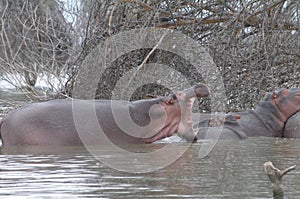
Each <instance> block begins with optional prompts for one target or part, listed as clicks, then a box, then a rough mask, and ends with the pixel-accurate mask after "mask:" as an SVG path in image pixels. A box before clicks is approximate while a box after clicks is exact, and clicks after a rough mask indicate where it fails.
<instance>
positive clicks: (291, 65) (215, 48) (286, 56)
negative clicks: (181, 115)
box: [0, 0, 300, 111]
mask: <svg viewBox="0 0 300 199" xmlns="http://www.w3.org/2000/svg"><path fill="white" fill-rule="evenodd" d="M3 2H5V1H3ZM6 2H7V1H6ZM18 2H31V1H18ZM33 2H34V1H33ZM45 2H48V1H45ZM49 2H50V1H49ZM49 2H48V3H49ZM51 2H54V1H51ZM66 2H67V3H68V4H64V5H63V4H57V5H61V6H57V7H56V8H60V9H61V10H60V12H61V13H64V16H68V17H67V18H68V21H70V22H69V23H68V24H66V22H65V21H64V22H63V23H61V22H62V21H63V19H62V18H63V17H62V15H58V14H55V16H53V15H47V17H49V18H47V19H48V20H50V23H47V24H52V25H53V26H51V25H47V26H45V25H43V24H44V23H45V22H44V21H43V20H38V18H36V17H34V16H36V14H37V13H35V15H33V14H32V13H31V14H30V12H29V13H28V16H31V17H30V20H29V21H28V20H27V21H24V20H21V22H22V23H21V24H23V26H22V27H29V26H30V27H34V30H36V31H38V32H39V33H40V34H41V35H42V36H40V37H36V36H35V35H37V34H36V32H34V33H31V34H25V32H24V30H22V31H16V32H17V33H18V34H20V35H14V36H15V37H19V38H20V40H21V41H26V42H27V43H28V44H30V45H26V47H25V49H24V50H23V49H22V48H21V49H22V50H21V51H22V53H21V54H20V59H19V60H20V61H19V62H20V64H19V65H21V67H20V68H21V69H22V70H23V71H24V69H25V72H26V71H29V72H31V71H32V70H33V71H35V70H36V68H38V69H39V70H40V68H42V69H43V70H46V69H49V66H54V67H53V68H51V67H50V68H51V70H54V71H55V70H57V68H61V67H62V68H64V69H65V70H64V72H65V73H66V75H67V82H66V85H65V88H62V90H61V92H64V93H65V94H67V95H70V96H71V95H72V89H73V83H74V81H75V80H76V74H77V72H78V69H79V68H80V66H81V64H82V62H83V60H84V59H85V57H86V55H87V54H88V53H89V52H90V51H91V50H92V49H93V48H95V47H96V46H97V45H98V44H99V43H100V42H103V41H105V39H106V38H108V37H110V36H112V35H114V34H117V33H120V32H122V31H125V30H131V29H135V28H142V27H158V28H159V27H163V28H169V29H174V30H176V31H179V32H182V33H183V34H185V35H187V36H189V37H191V38H193V39H194V40H196V41H198V43H199V45H201V46H204V47H205V48H206V49H208V51H209V52H210V55H211V56H212V57H213V59H214V62H215V63H216V64H217V67H218V69H219V72H220V73H221V75H222V76H223V81H224V85H225V88H226V94H227V110H228V111H241V110H244V109H248V108H253V107H254V106H255V105H256V104H257V102H258V101H259V100H260V98H261V93H263V92H265V91H271V90H273V89H275V88H278V87H299V85H298V80H297V79H298V77H299V67H300V39H299V38H300V37H299V36H300V35H299V29H300V22H299V21H300V20H299V17H300V15H299V14H300V13H299V12H300V3H299V1H297V0H275V1H274V0H266V1H257V0H239V1H237V0H235V1H220V0H212V1H208V0H191V1H181V0H179V1H157V0H118V1H117V0H113V1H106V0H91V1H80V0H68V1H66ZM24 5H25V3H24ZM49 6H50V4H49ZM2 7H3V6H1V8H2ZM50 7H51V6H50ZM27 10H28V9H27ZM27 10H26V9H24V11H23V12H24V13H26V12H27ZM2 12H3V11H2ZM54 13H56V12H54ZM17 17H19V18H20V19H23V18H22V17H21V16H17ZM27 18H28V17H27ZM58 18H59V19H58ZM8 20H11V19H8V18H7V17H6V18H5V15H3V14H2V15H1V25H2V27H4V26H3V24H4V23H3V22H6V21H8ZM37 20H38V22H39V23H38V24H39V26H35V25H34V24H37V23H36V22H37ZM18 21H20V20H18ZM46 21H47V20H46ZM57 21H60V23H57ZM11 23H12V22H10V23H9V24H11ZM14 23H16V22H14ZM14 23H12V24H14ZM18 23H19V22H18ZM28 24H31V25H28ZM25 25H26V26H25ZM69 25H71V26H69ZM45 27H47V28H45ZM49 27H50V29H49ZM51 27H52V28H51ZM54 27H55V28H54ZM57 27H58V28H57ZM11 29H12V30H13V28H11ZM54 29H55V31H58V32H60V33H61V34H62V36H58V37H55V38H52V36H53V35H56V34H52V33H53V30H54ZM0 30H1V33H0V34H1V39H2V44H1V45H3V43H4V44H5V45H7V43H5V42H6V41H9V38H8V37H7V38H6V36H5V34H4V32H5V31H4V30H8V29H7V28H5V29H3V28H2V29H0ZM51 31H52V32H51ZM50 33H51V34H50ZM45 35H48V36H45ZM50 36H51V37H50ZM43 38H46V40H47V41H48V40H50V41H51V42H50V44H49V43H48V42H47V41H46V40H45V39H43ZM3 41H5V42H3ZM0 43H1V41H0ZM17 46H20V44H17ZM21 46H22V45H21ZM58 46H59V48H57V47H58ZM7 48H8V49H9V50H11V49H14V47H13V45H10V46H8V47H7ZM33 48H34V49H39V50H37V51H33V52H34V53H32V49H33ZM18 49H20V48H18ZM2 51H3V50H2ZM5 51H7V49H6V50H5ZM150 51H151V49H141V50H140V51H135V52H131V53H129V54H128V55H126V56H123V57H120V58H119V59H118V60H117V61H116V62H114V64H113V65H112V66H111V67H110V68H108V69H107V70H106V71H105V74H103V75H102V76H103V78H102V80H101V82H99V89H98V92H97V97H98V98H110V97H111V90H112V89H113V87H114V85H115V83H116V82H117V81H118V79H119V78H120V77H121V76H122V75H123V74H124V72H126V71H128V70H129V69H131V68H133V67H137V66H139V65H140V64H141V63H142V62H143V61H144V59H145V57H147V55H148V54H149V52H150ZM29 52H30V55H32V56H29V57H30V59H25V60H24V61H22V60H23V57H24V56H25V58H26V57H28V54H29ZM49 53H50V56H49ZM59 53H61V54H59ZM23 54H25V55H24V56H23ZM57 54H59V55H61V56H58V55H57ZM70 56H71V58H70ZM0 57H1V56H0ZM37 57H38V58H37ZM2 59H3V58H2ZM36 60H38V61H36ZM4 62H5V61H4ZM53 62H54V63H55V64H54V65H53ZM61 63H62V64H61ZM147 63H162V64H166V65H169V66H172V67H174V68H175V69H176V70H178V71H181V72H182V73H183V74H184V75H185V76H186V77H187V78H188V79H190V81H191V83H192V82H198V81H202V80H203V79H202V77H201V75H200V74H195V73H194V71H193V68H191V65H190V64H189V60H182V58H180V57H178V56H176V55H173V54H170V53H167V52H161V51H159V50H156V51H154V53H152V54H151V56H150V57H149V59H148V60H147ZM28 65H30V67H28ZM10 66H13V67H16V64H13V65H12V64H11V65H10ZM1 67H2V68H3V60H1ZM2 70H4V69H2ZM5 70H7V68H6V69H5ZM25 74H26V73H25ZM175 78H176V77H175ZM29 83H30V81H29ZM139 91H141V92H142V93H143V94H141V92H138V91H137V92H136V94H135V95H134V96H133V97H132V99H138V98H141V97H142V96H144V95H145V94H154V95H162V94H164V93H166V92H168V91H167V89H166V88H164V87H162V86H160V85H158V84H149V85H145V86H144V87H142V88H140V89H139ZM205 106H206V107H205V108H206V109H209V107H208V105H205Z"/></svg>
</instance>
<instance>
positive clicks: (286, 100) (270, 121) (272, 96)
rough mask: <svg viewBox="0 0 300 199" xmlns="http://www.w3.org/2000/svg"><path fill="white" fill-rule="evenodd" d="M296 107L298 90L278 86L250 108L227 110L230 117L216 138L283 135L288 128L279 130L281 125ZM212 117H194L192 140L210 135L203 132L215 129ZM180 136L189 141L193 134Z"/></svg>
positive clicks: (298, 95)
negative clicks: (236, 110)
mask: <svg viewBox="0 0 300 199" xmlns="http://www.w3.org/2000/svg"><path fill="white" fill-rule="evenodd" d="M298 110H300V89H299V88H297V89H278V90H276V91H274V92H272V93H267V94H266V95H265V96H264V98H263V99H262V100H261V101H260V102H259V104H258V105H257V106H256V108H255V109H254V110H247V111H245V112H236V113H229V114H228V115H229V116H230V117H228V116H226V117H225V121H224V125H223V130H222V131H221V134H220V135H219V137H218V139H238V140H241V139H245V138H247V137H256V136H266V137H286V136H287V134H288V133H287V132H288V131H287V130H286V133H284V132H283V130H284V124H285V122H286V121H287V120H288V118H289V117H290V116H292V115H293V114H294V113H296V112H297V111H298ZM234 116H238V118H235V117H234ZM299 116H300V115H299ZM212 117H214V115H213V114H204V115H202V116H201V114H200V116H194V119H193V123H194V125H196V129H197V128H198V129H199V130H198V131H196V135H195V138H196V139H204V138H208V137H209V136H210V135H206V134H205V132H206V131H207V130H205V129H207V128H216V127H210V126H211V125H209V121H210V120H211V118H212ZM299 118H300V117H299ZM290 123H292V121H291V122H290ZM298 129H300V128H298ZM210 132H211V131H210ZM290 134H291V133H290ZM299 135H300V134H299ZM207 136H208V137H207ZM181 137H184V138H186V139H187V140H190V139H191V137H193V136H191V134H190V135H188V134H186V135H181Z"/></svg>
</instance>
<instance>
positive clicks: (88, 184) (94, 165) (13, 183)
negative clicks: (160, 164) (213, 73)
mask: <svg viewBox="0 0 300 199" xmlns="http://www.w3.org/2000/svg"><path fill="white" fill-rule="evenodd" d="M166 144H172V145H175V146H178V147H180V146H181V145H185V143H183V142H177V143H157V144H151V145H148V146H147V147H146V150H149V151H153V150H156V149H157V148H158V147H161V145H166ZM202 144H203V143H194V144H192V145H191V147H189V148H188V150H187V151H186V153H185V154H184V155H183V156H181V158H179V159H178V160H177V161H176V162H174V163H173V164H171V165H169V166H167V167H165V168H163V169H160V170H157V171H154V172H150V173H145V174H135V173H126V172H120V171H117V170H114V169H111V168H110V167H108V166H106V165H104V164H103V163H101V162H99V161H98V160H96V159H95V158H94V157H93V156H92V155H90V154H89V153H88V151H86V150H85V149H84V148H82V147H55V148H52V147H10V148H2V149H1V152H0V154H1V155H0V165H1V166H0V198H16V197H19V198H211V199H213V198H272V189H271V185H270V182H269V179H268V177H267V176H266V175H265V174H264V171H263V163H264V162H266V161H273V163H274V164H275V165H276V166H277V167H279V168H286V167H288V166H291V165H293V164H297V165H300V162H299V161H300V152H299V151H300V145H299V142H298V141H296V140H283V139H275V138H251V139H247V140H245V141H222V142H219V143H218V144H217V145H216V146H215V148H214V149H213V151H212V152H211V153H210V154H209V155H208V156H206V157H205V158H199V150H200V147H201V145H202ZM134 147H142V145H133V146H130V150H132V148H134ZM146 150H144V151H143V152H147V151H146ZM167 155H168V154H166V156H167ZM111 158H114V157H113V156H111ZM161 158H163V157H161ZM121 161H122V164H128V166H133V161H132V160H128V161H126V160H125V161H124V160H121ZM155 161H159V160H158V159H156V160H155ZM135 166H136V165H135ZM299 185H300V173H299V171H298V170H297V169H296V170H295V171H292V172H291V173H289V174H287V175H286V176H284V178H283V189H284V191H285V196H286V197H287V198H300V190H299V189H298V187H299Z"/></svg>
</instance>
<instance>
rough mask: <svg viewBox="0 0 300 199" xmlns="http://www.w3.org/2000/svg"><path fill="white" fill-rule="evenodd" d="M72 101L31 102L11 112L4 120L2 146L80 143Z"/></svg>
mask: <svg viewBox="0 0 300 199" xmlns="http://www.w3.org/2000/svg"><path fill="white" fill-rule="evenodd" d="M75 132H76V129H75V126H74V121H73V116H72V101H71V100H52V101H47V102H40V103H32V104H29V105H26V106H24V107H21V108H19V109H17V110H14V111H11V112H10V113H8V114H7V115H6V116H5V117H4V118H3V120H2V126H1V138H2V142H3V145H27V144H29V145H36V144H38V145H55V144H57V145H60V143H62V142H64V143H65V142H66V140H68V142H70V143H66V144H74V143H79V142H80V139H79V137H78V135H77V133H75Z"/></svg>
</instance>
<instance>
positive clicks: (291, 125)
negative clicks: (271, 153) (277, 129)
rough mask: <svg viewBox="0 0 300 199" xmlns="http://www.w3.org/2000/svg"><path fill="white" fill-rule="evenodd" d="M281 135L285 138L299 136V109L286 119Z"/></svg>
mask: <svg viewBox="0 0 300 199" xmlns="http://www.w3.org/2000/svg"><path fill="white" fill-rule="evenodd" d="M283 135H284V137H286V138H300V111H298V112H297V113H295V114H294V115H293V116H291V117H290V118H289V119H288V120H287V122H286V123H285V128H284V132H283Z"/></svg>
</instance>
